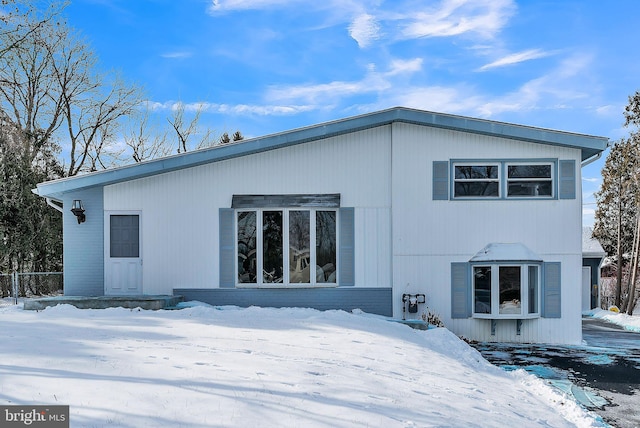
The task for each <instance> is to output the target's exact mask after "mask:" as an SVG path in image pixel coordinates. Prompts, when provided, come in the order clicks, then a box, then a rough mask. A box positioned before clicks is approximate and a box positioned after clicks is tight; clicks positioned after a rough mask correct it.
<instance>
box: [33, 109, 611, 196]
mask: <svg viewBox="0 0 640 428" xmlns="http://www.w3.org/2000/svg"><path fill="white" fill-rule="evenodd" d="M394 122H400V123H411V124H417V125H423V126H430V127H435V128H441V129H450V130H455V131H460V132H469V133H473V134H481V135H487V136H491V137H500V138H510V139H514V140H519V141H527V142H532V143H539V144H550V145H555V146H562V147H572V148H576V149H580V150H581V152H582V160H586V159H589V158H591V157H593V156H595V155H597V154H599V153H601V152H602V151H603V150H604V149H605V148H606V147H607V143H608V139H607V138H605V137H596V136H591V135H582V134H574V133H569V132H562V131H554V130H549V129H542V128H533V127H529V126H522V125H515V124H509V123H502V122H495V121H490V120H484V119H475V118H470V117H463V116H454V115H449V114H442V113H433V112H428V111H422V110H413V109H408V108H403V107H395V108H391V109H387V110H382V111H379V112H374V113H368V114H364V115H361V116H355V117H350V118H346V119H340V120H336V121H333V122H326V123H321V124H318V125H313V126H308V127H305V128H299V129H293V130H291V131H286V132H282V133H278V134H272V135H268V136H264V137H258V138H252V139H247V140H242V141H239V142H235V143H229V144H224V145H220V146H215V147H212V148H208V149H202V150H197V151H193V152H188V153H184V154H180V155H174V156H169V157H165V158H161V159H156V160H152V161H147V162H142V163H138V164H133V165H128V166H124V167H120V168H113V169H108V170H105V171H99V172H94V173H90V174H85V175H79V176H75V177H70V178H63V179H60V180H54V181H49V182H45V183H40V184H38V188H37V189H36V190H35V192H36V193H37V194H39V195H40V196H44V197H48V198H52V199H59V198H61V197H62V195H63V194H64V193H67V192H72V191H76V190H80V189H86V188H90V187H95V186H105V185H109V184H114V183H119V182H123V181H128V180H134V179H138V178H144V177H149V176H152V175H155V174H162V173H165V172H170V171H175V170H179V169H183V168H190V167H194V166H198V165H203V164H207V163H211V162H217V161H221V160H225V159H231V158H235V157H240V156H246V155H250V154H253V153H259V152H264V151H268V150H274V149H279V148H282V147H287V146H292V145H296V144H302V143H307V142H310V141H315V140H320V139H323V138H328V137H334V136H337V135H342V134H347V133H351V132H356V131H361V130H364V129H369V128H375V127H378V126H383V125H389V124H392V123H394Z"/></svg>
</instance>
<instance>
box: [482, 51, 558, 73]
mask: <svg viewBox="0 0 640 428" xmlns="http://www.w3.org/2000/svg"><path fill="white" fill-rule="evenodd" d="M549 55H552V53H551V52H545V51H543V50H541V49H529V50H526V51H522V52H516V53H512V54H510V55H507V56H504V57H502V58H500V59H497V60H495V61H493V62H491V63H489V64H486V65H483V66H482V67H480V68H479V69H478V71H486V70H489V69H492V68H498V67H506V66H509V65H514V64H518V63H521V62H525V61H531V60H534V59H538V58H544V57H546V56H549Z"/></svg>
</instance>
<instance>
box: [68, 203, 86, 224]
mask: <svg viewBox="0 0 640 428" xmlns="http://www.w3.org/2000/svg"><path fill="white" fill-rule="evenodd" d="M71 212H72V213H73V215H75V216H76V217H78V224H80V223H84V221H85V220H86V219H87V217H86V216H85V215H84V207H83V206H82V201H81V200H80V199H75V200H74V201H73V206H72V207H71Z"/></svg>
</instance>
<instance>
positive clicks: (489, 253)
mask: <svg viewBox="0 0 640 428" xmlns="http://www.w3.org/2000/svg"><path fill="white" fill-rule="evenodd" d="M469 261H470V262H498V261H513V262H525V261H526V262H541V261H542V257H540V256H539V255H537V254H536V253H534V252H533V251H531V250H530V249H529V248H527V247H526V246H525V245H523V244H520V243H511V244H504V243H491V244H488V245H487V246H485V247H484V248H483V249H482V250H480V251H478V252H477V253H476V254H475V255H474V256H473V257H472V258H471V260H469Z"/></svg>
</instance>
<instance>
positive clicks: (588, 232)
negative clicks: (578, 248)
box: [582, 227, 607, 258]
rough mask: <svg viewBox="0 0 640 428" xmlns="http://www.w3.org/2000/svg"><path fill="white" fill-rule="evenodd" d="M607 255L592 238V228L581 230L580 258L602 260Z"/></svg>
mask: <svg viewBox="0 0 640 428" xmlns="http://www.w3.org/2000/svg"><path fill="white" fill-rule="evenodd" d="M606 255H607V253H606V252H605V251H604V249H603V248H602V245H600V242H598V240H597V239H596V238H594V237H593V228H591V227H583V228H582V257H599V258H603V257H604V256H606Z"/></svg>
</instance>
